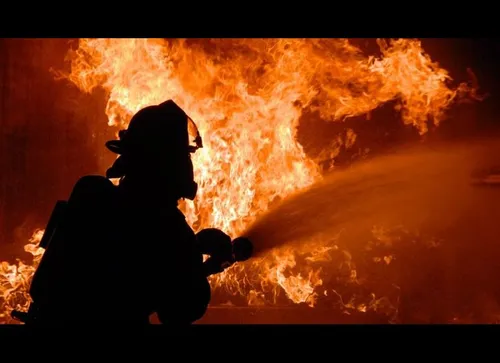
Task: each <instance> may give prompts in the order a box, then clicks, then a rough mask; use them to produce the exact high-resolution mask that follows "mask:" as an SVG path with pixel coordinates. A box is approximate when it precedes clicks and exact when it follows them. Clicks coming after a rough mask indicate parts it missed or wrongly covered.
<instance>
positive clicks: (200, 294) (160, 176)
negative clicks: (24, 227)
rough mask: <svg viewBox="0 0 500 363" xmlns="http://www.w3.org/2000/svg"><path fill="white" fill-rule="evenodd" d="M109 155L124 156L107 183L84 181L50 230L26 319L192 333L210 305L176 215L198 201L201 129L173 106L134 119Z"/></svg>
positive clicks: (198, 259) (199, 264) (197, 260)
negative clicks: (153, 325) (159, 326)
mask: <svg viewBox="0 0 500 363" xmlns="http://www.w3.org/2000/svg"><path fill="white" fill-rule="evenodd" d="M106 146H107V148H108V149H109V150H111V151H112V152H114V153H116V154H118V155H119V157H118V158H117V159H116V160H115V162H114V164H113V165H112V166H111V167H110V168H109V169H108V170H107V172H106V177H103V176H99V175H90V176H85V177H83V178H81V179H80V180H79V181H78V182H77V183H76V185H75V187H74V189H73V191H72V193H71V195H70V198H69V199H68V201H67V203H65V208H64V213H63V216H62V217H61V216H59V217H58V220H57V221H56V222H54V221H51V222H49V225H51V226H52V227H51V230H46V231H45V236H49V237H47V238H49V239H50V242H48V243H46V245H47V246H46V251H45V254H44V256H43V258H42V261H41V262H40V265H39V267H38V269H37V271H36V272H35V275H34V277H33V280H32V285H31V289H30V294H31V297H32V299H33V304H32V307H31V308H30V314H31V317H30V318H26V319H28V320H29V321H30V322H39V323H49V324H57V323H63V324H66V323H75V322H78V323H82V322H91V321H93V322H95V321H98V322H101V323H102V322H111V323H117V322H125V323H139V324H147V323H148V322H149V317H150V316H151V315H152V314H153V313H156V314H157V316H158V318H159V320H160V322H161V323H164V324H171V325H189V324H191V323H193V322H195V321H196V320H198V319H200V318H201V317H202V316H203V315H204V313H205V312H206V309H207V306H208V303H209V301H210V285H209V283H208V280H207V277H206V276H205V273H204V269H203V256H202V254H201V252H200V251H199V249H198V248H197V244H196V236H195V233H194V232H193V230H192V229H191V227H190V226H189V225H188V223H187V221H186V220H185V217H184V215H183V214H182V212H181V211H180V210H179V209H178V202H179V201H180V200H181V199H190V200H193V199H194V198H195V196H196V193H197V184H196V182H195V181H194V176H193V175H194V172H193V164H192V161H191V154H192V153H194V152H195V151H196V150H197V149H199V148H200V147H202V146H203V145H202V140H201V137H200V135H199V133H198V130H197V128H196V125H195V124H194V122H193V120H192V119H191V118H189V117H188V116H187V115H186V113H185V112H184V111H183V110H182V109H181V108H180V107H179V106H177V105H176V104H175V103H174V102H173V101H172V100H169V101H166V102H164V103H162V104H159V105H155V106H149V107H146V108H143V109H142V110H140V111H138V112H137V113H136V114H135V115H134V116H133V117H132V119H131V120H130V123H129V126H128V129H127V130H122V131H120V132H119V140H112V141H108V142H107V143H106ZM110 179H118V180H119V183H118V185H116V186H115V185H114V184H113V183H112V181H111V180H110ZM60 214H61V213H59V214H58V215H60ZM54 226H55V227H54ZM45 236H44V237H45ZM30 314H28V315H30ZM18 315H19V314H18ZM26 319H25V320H26Z"/></svg>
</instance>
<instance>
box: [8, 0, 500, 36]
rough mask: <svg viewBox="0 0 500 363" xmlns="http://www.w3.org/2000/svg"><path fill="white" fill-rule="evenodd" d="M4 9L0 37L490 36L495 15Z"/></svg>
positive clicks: (372, 7)
mask: <svg viewBox="0 0 500 363" xmlns="http://www.w3.org/2000/svg"><path fill="white" fill-rule="evenodd" d="M492 4H493V3H492ZM4 6H7V5H4ZM8 7H9V8H8V12H6V13H5V14H6V16H5V18H6V20H5V21H2V23H1V24H0V36H1V37H4V38H9V37H23V38H33V37H38V38H44V37H60V38H79V37H120V38H127V37H162V38H199V37H201V38H219V37H225V38H237V37H243V38H244V37H278V38H291V37H309V38H310V37H332V38H333V37H349V38H356V37H359V38H371V37H379V38H398V37H402V38H414V37H415V38H426V37H492V36H495V34H496V31H497V29H498V27H497V23H498V19H497V18H498V16H497V15H496V14H497V12H496V11H495V10H496V9H495V8H494V7H493V5H492V6H488V5H487V4H486V5H485V4H484V3H467V4H466V5H462V3H454V4H453V5H449V4H443V5H441V4H439V3H436V2H433V3H427V2H425V3H418V2H408V3H405V2H403V3H401V2H400V3H393V2H388V1H385V2H380V1H379V2H352V1H351V2H338V3H337V2H318V3H313V2H302V3H293V2H289V3H285V4H279V5H278V4H276V5H274V4H273V3H269V2H265V3H258V2H251V3H248V2H247V3H244V2H242V3H227V4H224V5H217V4H214V3H201V2H200V3H193V2H190V3H182V2H179V3H174V4H171V3H164V4H163V3H162V4H158V5H157V4H156V3H155V5H152V4H151V5H150V4H147V3H143V2H135V3H131V4H130V5H129V4H125V3H123V5H122V6H119V5H114V4H113V5H110V7H109V8H107V6H106V3H101V4H99V6H96V5H91V4H90V3H89V4H88V5H87V4H85V5H83V4H75V7H73V6H71V4H66V9H64V8H62V9H53V8H51V7H50V6H49V5H48V4H46V3H40V5H38V4H29V6H28V4H24V3H22V2H21V3H19V4H16V3H9V5H8ZM37 7H39V8H37ZM61 7H62V6H61ZM28 10H29V13H30V14H33V15H29V14H28ZM56 10H57V11H56ZM65 10H66V11H65Z"/></svg>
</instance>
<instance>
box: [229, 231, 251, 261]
mask: <svg viewBox="0 0 500 363" xmlns="http://www.w3.org/2000/svg"><path fill="white" fill-rule="evenodd" d="M252 254H253V244H252V242H251V241H250V240H249V239H248V238H246V237H238V238H235V239H234V241H233V255H234V259H235V260H236V261H246V260H248V259H249V258H250V257H252Z"/></svg>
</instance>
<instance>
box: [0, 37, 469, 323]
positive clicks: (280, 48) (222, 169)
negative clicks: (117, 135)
mask: <svg viewBox="0 0 500 363" xmlns="http://www.w3.org/2000/svg"><path fill="white" fill-rule="evenodd" d="M378 44H379V46H380V51H381V55H380V57H374V56H369V57H367V56H365V55H364V54H363V52H362V51H361V50H360V49H358V48H357V47H355V46H354V45H352V44H351V43H350V42H349V41H348V40H345V39H328V40H325V39H307V40H300V39H227V40H203V41H200V40H192V39H191V40H173V41H164V40H158V39H153V40H151V39H82V40H80V41H79V46H78V49H76V50H73V51H71V52H70V53H69V54H68V61H69V62H70V63H71V72H70V73H67V74H63V73H59V74H58V76H59V77H60V78H65V79H67V80H69V81H70V82H72V83H73V84H74V85H76V86H77V87H78V88H79V89H80V90H82V91H83V92H87V93H91V92H92V91H94V90H95V89H97V88H102V89H104V90H105V91H106V92H107V95H108V97H109V98H108V102H107V106H106V114H107V116H108V120H109V122H108V125H109V126H111V127H114V128H116V130H118V129H121V128H125V127H126V126H127V123H128V121H129V119H130V118H131V116H132V115H133V114H134V113H135V112H137V111H138V110H139V109H141V108H143V107H145V106H148V105H151V104H158V103H160V102H163V101H165V100H167V99H173V100H175V102H176V103H177V104H179V106H181V107H182V108H183V109H184V110H186V112H187V113H188V114H189V115H190V116H191V117H192V118H193V119H194V120H195V122H196V123H197V125H198V128H199V130H200V133H201V134H202V136H203V139H204V148H203V149H201V150H199V151H198V152H197V153H196V154H195V155H194V157H193V162H194V165H195V173H196V175H195V178H196V180H197V182H198V184H199V193H198V196H197V198H196V200H195V201H194V202H183V204H182V206H181V207H182V209H183V212H184V213H185V214H186V216H187V219H188V221H189V223H190V224H191V225H192V226H196V229H201V228H205V227H216V228H220V229H222V230H224V231H226V232H227V233H229V234H230V235H232V236H237V235H238V234H240V233H242V232H243V231H244V230H245V228H247V227H248V226H249V225H250V224H251V223H252V222H253V221H255V219H256V218H257V217H258V216H259V215H261V214H262V213H264V212H265V211H266V210H267V209H268V208H269V207H270V205H271V203H273V202H274V201H275V200H278V199H280V198H285V197H287V196H290V195H291V194H293V193H296V192H298V191H300V190H302V189H304V188H306V187H308V186H310V185H312V184H313V183H315V182H316V181H319V180H321V178H322V176H321V172H320V168H319V166H318V165H317V164H316V163H315V162H314V161H313V160H311V159H310V158H309V157H308V156H307V155H306V154H305V152H304V150H303V148H302V146H301V144H300V143H299V142H298V141H297V126H298V125H299V122H300V118H301V116H302V114H303V113H304V111H306V110H309V111H318V112H319V115H320V117H321V118H322V119H324V120H329V121H341V120H344V119H345V118H348V117H354V116H359V115H365V114H369V113H370V112H371V111H373V110H375V109H376V108H378V107H379V106H381V105H383V104H385V103H387V102H389V101H395V103H396V104H397V109H398V110H400V111H401V117H402V120H403V122H404V123H405V124H411V125H413V126H415V128H416V129H417V130H418V131H419V132H420V133H421V134H424V133H425V132H427V130H428V124H429V121H431V122H432V123H433V124H434V125H439V123H440V122H441V121H442V120H443V119H444V118H445V115H446V111H447V110H448V109H449V108H450V107H451V105H452V104H453V103H455V102H457V101H459V100H461V99H464V98H465V96H467V95H470V94H472V92H471V91H472V90H471V88H469V87H468V86H467V85H466V84H460V85H459V86H458V87H456V88H452V87H451V86H449V82H450V81H451V78H450V76H449V74H448V72H447V71H446V70H445V69H443V68H441V67H440V66H439V65H438V64H437V63H435V62H433V61H432V60H431V59H430V57H429V55H427V54H426V53H425V52H424V51H423V49H422V46H421V43H420V41H418V40H414V39H399V40H391V41H389V42H386V41H379V43H378ZM96 127H98V126H96ZM339 140H340V139H339ZM339 142H340V143H344V144H345V145H346V146H347V147H349V146H352V144H354V143H355V142H356V135H355V134H354V132H353V131H352V130H349V131H348V133H347V135H346V137H345V140H343V139H342V140H340V141H339ZM40 233H42V232H41V231H38V232H36V236H37V237H36V238H35V237H33V238H32V240H31V241H30V244H29V245H27V247H26V248H27V250H29V252H31V253H32V254H33V255H34V256H35V261H34V263H33V264H32V265H31V266H28V265H25V264H23V263H21V262H19V263H18V265H17V266H16V265H9V264H6V263H3V264H2V265H1V272H0V275H1V278H2V279H3V280H1V283H0V288H1V291H0V292H1V294H2V296H3V299H4V303H3V305H4V309H3V310H4V314H7V313H8V312H9V311H11V310H12V309H13V308H19V307H25V306H26V302H27V301H28V300H27V299H28V297H27V295H26V290H27V286H28V285H27V284H28V282H29V277H30V276H31V275H32V274H33V271H34V270H35V268H36V265H37V262H36V261H37V260H38V259H39V256H40V255H41V253H42V252H41V251H40V250H39V249H36V248H35V246H36V241H37V240H38V239H39V237H40ZM323 242H324V241H323ZM332 254H340V255H341V256H343V257H342V258H341V259H342V263H341V265H342V266H343V267H342V268H344V269H347V270H346V271H347V273H345V271H344V272H343V273H342V274H341V275H342V276H344V277H343V281H344V282H345V283H346V284H356V283H358V282H357V273H356V269H355V266H354V265H353V263H352V261H350V258H349V255H348V252H346V251H342V250H341V249H338V248H336V247H332V246H331V245H328V246H326V245H325V243H322V241H308V243H307V248H303V249H300V248H299V249H297V248H295V249H293V250H292V249H291V248H282V249H279V250H274V251H272V252H271V253H269V254H268V255H267V256H264V257H262V258H260V259H258V260H253V261H250V262H248V263H245V264H239V265H234V266H233V267H232V268H230V269H228V270H227V271H226V272H224V273H222V274H219V275H217V276H215V277H214V278H213V279H212V280H211V283H212V285H213V287H214V289H215V288H223V289H224V290H226V291H227V292H230V293H231V294H233V295H241V296H245V297H246V298H247V302H248V304H252V305H255V304H257V305H261V304H267V303H276V302H277V301H278V300H279V299H282V298H284V299H285V300H287V301H291V302H293V303H304V304H308V305H310V306H313V305H314V304H315V303H316V301H317V299H318V297H319V296H320V295H323V296H327V295H329V296H335V294H336V292H335V293H334V294H328V293H327V291H326V290H324V291H321V287H322V286H323V282H324V281H323V279H324V277H323V269H322V267H321V265H322V264H323V265H324V264H325V263H331V259H332ZM380 259H381V260H383V261H385V263H386V264H389V262H390V261H391V259H392V257H390V256H386V257H380ZM299 260H300V263H299V262H298V261H299ZM20 291H24V300H23V299H21V300H22V302H18V300H16V299H17V296H18V295H16V294H17V293H18V292H20ZM21 300H19V301H21ZM373 301H375V299H374V300H373ZM377 301H378V300H377ZM349 304H350V305H349ZM343 305H344V306H351V307H352V308H353V309H355V310H358V311H367V310H368V309H369V307H370V306H375V305H377V304H376V303H375V302H370V301H368V302H363V303H359V304H357V305H356V303H354V302H350V303H347V304H344V303H343Z"/></svg>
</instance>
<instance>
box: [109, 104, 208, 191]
mask: <svg viewBox="0 0 500 363" xmlns="http://www.w3.org/2000/svg"><path fill="white" fill-rule="evenodd" d="M106 147H107V148H108V149H109V150H111V151H112V152H114V153H116V154H119V155H120V157H119V158H118V159H117V160H116V161H115V163H114V164H113V165H112V166H111V168H109V169H108V170H107V173H106V174H107V177H108V178H125V179H127V178H133V179H136V180H137V179H138V178H139V179H140V178H144V179H147V180H151V181H154V182H155V183H158V185H161V186H164V187H166V188H169V190H170V192H173V193H174V195H175V197H176V198H177V199H181V198H188V199H194V197H195V196H196V192H197V189H198V188H197V187H198V186H197V184H196V183H195V181H194V175H193V163H192V161H191V153H193V152H195V151H196V150H197V149H198V148H200V147H202V141H201V137H200V135H199V133H198V129H197V127H196V125H195V123H194V122H193V120H192V119H191V118H190V117H189V116H188V115H187V114H186V113H185V112H184V111H183V110H182V109H181V108H180V107H179V106H177V105H176V104H175V102H174V101H172V100H168V101H166V102H164V103H161V104H159V105H155V106H148V107H145V108H143V109H141V110H140V111H138V112H137V113H136V114H135V115H134V116H133V117H132V119H131V120H130V123H129V126H128V128H127V129H126V130H121V131H120V132H119V140H112V141H108V142H107V143H106Z"/></svg>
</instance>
